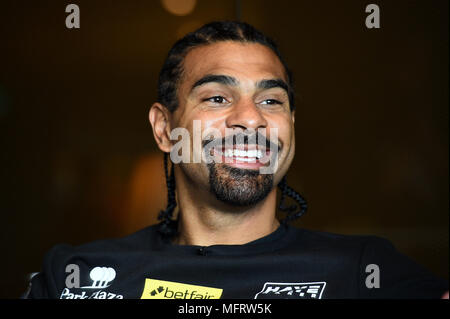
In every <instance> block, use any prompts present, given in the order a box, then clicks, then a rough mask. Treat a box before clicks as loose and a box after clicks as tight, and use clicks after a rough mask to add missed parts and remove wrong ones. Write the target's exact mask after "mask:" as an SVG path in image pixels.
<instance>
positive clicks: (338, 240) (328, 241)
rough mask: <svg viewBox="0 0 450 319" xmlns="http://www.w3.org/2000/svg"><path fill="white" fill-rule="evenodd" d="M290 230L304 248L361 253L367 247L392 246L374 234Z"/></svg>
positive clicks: (301, 229)
mask: <svg viewBox="0 0 450 319" xmlns="http://www.w3.org/2000/svg"><path fill="white" fill-rule="evenodd" d="M291 231H292V232H293V233H294V234H295V236H296V237H297V240H296V242H297V243H298V244H299V245H300V246H302V247H303V248H306V249H313V250H318V249H319V250H321V249H333V250H336V249H337V251H345V250H349V251H357V252H359V253H362V251H363V250H364V249H366V248H367V247H377V246H385V247H393V245H392V243H391V242H390V241H389V240H387V239H385V238H382V237H379V236H375V235H355V234H351V235H348V234H337V233H332V232H325V231H317V230H309V229H303V228H294V227H292V228H291Z"/></svg>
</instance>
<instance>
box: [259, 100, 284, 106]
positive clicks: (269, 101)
mask: <svg viewBox="0 0 450 319" xmlns="http://www.w3.org/2000/svg"><path fill="white" fill-rule="evenodd" d="M261 104H264V105H273V104H282V103H281V102H280V101H278V100H275V99H267V100H264V101H262V102H261Z"/></svg>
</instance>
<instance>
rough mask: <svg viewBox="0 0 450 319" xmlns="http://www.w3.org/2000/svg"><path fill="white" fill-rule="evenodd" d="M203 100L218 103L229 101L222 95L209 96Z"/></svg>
mask: <svg viewBox="0 0 450 319" xmlns="http://www.w3.org/2000/svg"><path fill="white" fill-rule="evenodd" d="M203 101H204V102H213V103H216V104H223V103H226V102H227V100H226V99H225V98H224V97H223V96H220V95H216V96H212V97H209V98H207V99H204V100H203Z"/></svg>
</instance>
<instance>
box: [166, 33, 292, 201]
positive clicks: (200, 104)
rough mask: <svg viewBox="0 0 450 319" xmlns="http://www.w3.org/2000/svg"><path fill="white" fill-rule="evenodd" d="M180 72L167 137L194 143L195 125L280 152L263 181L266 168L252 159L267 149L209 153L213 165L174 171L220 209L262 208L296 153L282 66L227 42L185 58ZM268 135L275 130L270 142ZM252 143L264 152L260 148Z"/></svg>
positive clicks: (266, 53)
mask: <svg viewBox="0 0 450 319" xmlns="http://www.w3.org/2000/svg"><path fill="white" fill-rule="evenodd" d="M183 71H184V72H183V74H182V75H181V80H180V84H179V86H178V101H179V106H178V108H177V110H176V111H174V112H173V113H172V114H171V119H170V126H171V128H172V129H173V128H177V127H183V128H186V129H187V130H188V131H189V133H190V136H191V137H192V136H193V135H194V132H193V129H194V125H193V123H194V120H200V121H201V129H202V131H204V132H205V131H210V130H212V129H214V130H216V131H219V132H220V134H221V136H222V137H226V136H227V135H229V134H227V132H228V133H229V132H230V130H231V129H235V131H234V132H236V131H241V132H249V131H253V132H256V131H257V130H260V132H264V136H266V137H267V140H269V139H272V142H273V143H275V144H277V145H278V147H279V149H278V150H277V151H278V154H277V155H278V163H277V168H276V170H275V172H274V173H273V174H261V168H262V167H265V166H267V165H269V164H270V163H265V164H263V163H261V161H262V160H261V161H260V160H259V159H258V158H255V157H259V156H261V155H263V156H266V155H267V156H270V154H269V149H268V148H267V149H265V148H264V147H262V146H261V145H255V143H254V142H253V143H250V144H248V143H246V142H241V143H238V144H235V145H231V146H230V145H228V144H224V145H223V146H224V147H223V148H222V147H221V148H220V149H219V150H218V149H217V148H216V149H215V151H214V152H212V153H211V155H213V159H214V160H215V161H214V162H213V163H210V164H206V163H204V162H202V163H190V164H186V163H181V164H180V168H181V169H182V171H183V172H184V174H186V175H187V176H188V178H189V179H190V180H191V181H194V182H195V183H196V184H197V185H198V186H199V187H207V188H209V189H210V190H211V191H212V192H213V193H214V194H215V195H216V197H217V198H218V199H219V200H221V201H223V202H227V203H229V204H233V205H240V206H243V205H250V204H254V203H256V202H258V201H260V200H262V199H263V198H265V197H266V196H267V194H268V193H269V192H270V191H271V190H272V189H273V187H274V185H277V184H278V182H279V181H280V180H281V178H282V177H283V176H284V175H285V174H286V172H287V170H288V168H289V166H290V164H291V162H292V159H293V156H294V151H295V135H294V114H293V113H292V112H291V111H290V105H289V98H288V93H287V91H286V88H287V83H288V81H287V76H286V74H285V70H284V67H283V65H282V64H281V62H280V61H279V59H278V57H277V56H276V55H275V54H274V53H273V52H272V51H271V50H270V49H269V48H267V47H265V46H263V45H260V44H254V43H252V44H248V43H247V44H245V43H240V42H232V41H226V42H218V43H215V44H211V45H206V46H202V47H197V48H195V49H193V50H191V51H190V52H189V53H188V54H187V56H186V58H185V60H184V64H183ZM273 129H276V130H277V139H276V140H273V134H271V130H273ZM261 130H262V131H261ZM273 131H274V130H273ZM260 136H261V135H259V136H258V137H260ZM192 142H193V140H192V138H191V145H192ZM258 143H259V144H264V145H265V143H264V142H262V141H260V140H258ZM203 145H204V144H203ZM226 145H228V146H227V147H225V146H226ZM236 150H238V151H237V152H236ZM203 151H204V149H203V148H200V149H198V148H195V147H191V157H195V156H197V158H199V157H198V156H201V154H198V152H203ZM242 151H247V153H240V152H242ZM258 151H259V153H258ZM272 155H273V154H272ZM249 157H252V159H251V160H250V161H249V160H248V158H249ZM272 164H273V163H272Z"/></svg>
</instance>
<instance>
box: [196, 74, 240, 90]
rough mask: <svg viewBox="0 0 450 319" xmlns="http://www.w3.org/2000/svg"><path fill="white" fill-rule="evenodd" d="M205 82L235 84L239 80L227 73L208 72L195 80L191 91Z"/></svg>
mask: <svg viewBox="0 0 450 319" xmlns="http://www.w3.org/2000/svg"><path fill="white" fill-rule="evenodd" d="M206 83H219V84H223V85H231V86H236V85H237V84H238V83H239V81H238V80H236V78H234V77H232V76H229V75H215V74H208V75H205V76H204V77H202V78H201V79H200V80H198V81H197V82H195V83H194V85H193V86H192V88H191V91H192V90H194V89H195V88H196V87H199V86H202V85H204V84H206Z"/></svg>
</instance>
